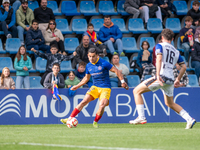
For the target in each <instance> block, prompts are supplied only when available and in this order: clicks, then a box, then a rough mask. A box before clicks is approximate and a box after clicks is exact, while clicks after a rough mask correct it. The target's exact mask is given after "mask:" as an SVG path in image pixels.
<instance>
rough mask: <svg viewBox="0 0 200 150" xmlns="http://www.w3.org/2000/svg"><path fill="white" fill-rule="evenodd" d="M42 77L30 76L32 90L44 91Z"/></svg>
mask: <svg viewBox="0 0 200 150" xmlns="http://www.w3.org/2000/svg"><path fill="white" fill-rule="evenodd" d="M40 80H41V77H40V76H29V81H30V89H42V88H43V86H42V85H41V84H40Z"/></svg>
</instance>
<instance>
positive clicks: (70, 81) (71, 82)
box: [65, 71, 83, 88]
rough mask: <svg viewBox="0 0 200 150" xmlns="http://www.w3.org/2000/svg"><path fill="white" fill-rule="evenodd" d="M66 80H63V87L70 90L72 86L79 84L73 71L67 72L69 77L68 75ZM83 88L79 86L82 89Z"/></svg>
mask: <svg viewBox="0 0 200 150" xmlns="http://www.w3.org/2000/svg"><path fill="white" fill-rule="evenodd" d="M68 77H69V78H68V79H66V80H65V86H66V88H70V87H72V86H74V85H77V84H79V82H80V80H79V79H78V78H77V77H76V75H75V73H74V72H73V71H70V72H69V75H68ZM82 87H83V86H81V88H82Z"/></svg>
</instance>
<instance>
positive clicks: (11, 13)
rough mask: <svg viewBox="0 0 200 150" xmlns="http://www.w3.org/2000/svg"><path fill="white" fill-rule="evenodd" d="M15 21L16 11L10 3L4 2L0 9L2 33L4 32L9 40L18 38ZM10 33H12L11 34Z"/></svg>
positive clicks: (6, 0)
mask: <svg viewBox="0 0 200 150" xmlns="http://www.w3.org/2000/svg"><path fill="white" fill-rule="evenodd" d="M15 20H16V18H15V10H14V9H13V8H12V7H11V6H10V1H9V0H3V2H2V5H1V7H0V31H4V34H5V35H6V37H7V38H12V37H13V38H16V37H17V27H16V26H15ZM8 31H11V34H10V33H9V32H8Z"/></svg>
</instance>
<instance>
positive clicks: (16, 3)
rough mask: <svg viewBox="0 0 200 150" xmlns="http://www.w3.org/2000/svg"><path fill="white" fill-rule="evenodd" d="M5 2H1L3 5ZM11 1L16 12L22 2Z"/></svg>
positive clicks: (18, 0)
mask: <svg viewBox="0 0 200 150" xmlns="http://www.w3.org/2000/svg"><path fill="white" fill-rule="evenodd" d="M2 1H3V0H0V4H1V3H2ZM9 1H10V6H12V8H13V9H14V10H15V12H16V11H17V10H18V9H19V6H20V5H21V2H20V0H9Z"/></svg>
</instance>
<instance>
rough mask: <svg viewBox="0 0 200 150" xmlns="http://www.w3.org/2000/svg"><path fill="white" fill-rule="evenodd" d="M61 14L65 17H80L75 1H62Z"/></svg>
mask: <svg viewBox="0 0 200 150" xmlns="http://www.w3.org/2000/svg"><path fill="white" fill-rule="evenodd" d="M61 13H62V14H64V15H65V16H80V15H81V13H80V12H78V11H77V7H76V3H75V1H62V5H61Z"/></svg>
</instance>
